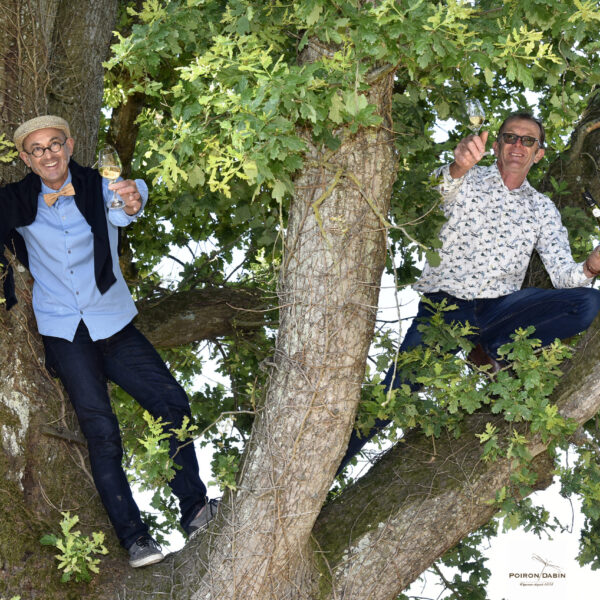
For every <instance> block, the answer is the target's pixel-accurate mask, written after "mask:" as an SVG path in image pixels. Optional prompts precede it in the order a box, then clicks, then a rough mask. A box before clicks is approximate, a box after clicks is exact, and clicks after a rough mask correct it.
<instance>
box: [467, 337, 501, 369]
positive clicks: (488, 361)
mask: <svg viewBox="0 0 600 600" xmlns="http://www.w3.org/2000/svg"><path fill="white" fill-rule="evenodd" d="M467 360H468V361H469V362H471V363H473V364H474V365H475V366H476V367H483V366H484V365H490V366H491V369H488V373H497V372H498V371H499V370H500V369H502V367H503V366H504V365H503V364H502V363H500V362H498V361H497V360H496V359H495V358H492V357H491V356H490V355H489V354H488V353H487V352H486V351H485V350H484V349H483V346H482V345H481V344H477V346H475V348H473V350H471V352H470V353H469V356H468V357H467Z"/></svg>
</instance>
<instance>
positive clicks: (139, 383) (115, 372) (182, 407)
mask: <svg viewBox="0 0 600 600" xmlns="http://www.w3.org/2000/svg"><path fill="white" fill-rule="evenodd" d="M97 344H99V347H100V348H101V352H102V356H103V359H104V367H105V372H106V375H107V376H108V378H109V379H110V380H112V381H114V382H115V383H116V384H118V385H120V386H121V387H122V388H123V389H124V390H125V391H126V392H127V393H128V394H129V395H131V396H132V397H133V398H134V399H135V400H136V401H137V402H138V403H139V404H140V405H141V406H142V407H143V408H145V409H146V410H147V411H148V412H149V413H150V414H151V415H152V416H153V417H154V418H159V417H161V418H162V419H163V421H164V422H165V423H169V425H168V426H167V428H168V429H170V428H179V427H181V425H182V423H183V418H184V417H185V416H187V417H188V418H191V412H190V405H189V401H188V398H187V395H186V393H185V391H184V390H183V388H182V387H181V386H180V385H179V383H178V382H177V381H176V380H175V378H174V377H173V375H172V374H171V373H170V371H169V369H168V368H167V366H166V365H165V363H164V361H163V360H162V358H161V357H160V355H159V354H158V352H156V350H155V349H154V347H153V346H152V344H150V342H149V341H148V340H147V339H146V338H145V337H144V336H143V335H142V334H141V333H140V332H139V331H138V330H137V329H136V328H135V327H134V326H133V325H131V324H129V325H127V326H126V327H125V328H124V329H122V330H121V331H119V332H118V333H116V334H115V335H113V336H111V337H110V338H108V339H106V340H100V341H99V342H97ZM169 443H170V447H171V456H173V459H174V462H175V463H176V464H177V465H179V466H180V467H181V468H179V469H176V470H175V476H174V477H173V479H172V480H171V481H170V482H169V485H170V487H171V489H172V491H173V493H174V494H175V495H176V496H177V498H178V499H179V506H180V510H181V525H182V527H183V528H184V529H185V528H186V527H187V525H188V524H189V522H190V521H191V520H192V519H193V518H194V516H195V515H196V514H197V513H198V510H199V509H200V508H201V507H202V506H203V505H204V504H205V502H206V487H205V486H204V484H203V483H202V481H201V479H200V475H199V468H198V460H197V458H196V451H195V449H194V444H193V443H191V441H189V440H188V441H187V442H179V441H178V440H177V439H176V438H175V436H172V437H171V439H170V440H169Z"/></svg>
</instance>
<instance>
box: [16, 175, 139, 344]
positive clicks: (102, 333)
mask: <svg viewBox="0 0 600 600" xmlns="http://www.w3.org/2000/svg"><path fill="white" fill-rule="evenodd" d="M70 181H71V173H69V175H68V177H67V180H66V181H65V183H64V185H66V184H67V183H69V182H70ZM108 184H109V181H108V180H106V179H103V180H102V192H103V196H104V202H105V204H106V205H108V204H109V203H110V202H111V201H112V194H113V192H112V191H111V190H109V189H108ZM136 184H137V188H138V191H139V193H140V195H141V197H142V210H143V207H144V206H145V204H146V201H147V200H148V187H147V186H146V184H145V182H144V181H142V180H141V179H137V180H136ZM53 191H56V190H51V189H50V188H48V187H47V186H46V185H44V183H43V182H42V191H41V193H40V194H39V196H38V209H37V216H36V218H35V221H34V222H33V223H32V224H31V225H27V226H26V227H18V228H17V231H18V232H19V233H20V234H21V235H22V236H23V239H24V240H25V244H26V246H27V252H28V254H29V270H30V271H31V274H32V275H33V278H34V284H33V311H34V313H35V317H36V320H37V324H38V330H39V332H40V333H41V334H42V335H50V336H53V337H60V338H63V339H66V340H68V341H72V340H73V337H74V335H75V331H76V329H77V326H78V325H79V322H80V321H81V320H83V321H84V323H85V324H86V326H87V328H88V330H89V332H90V337H91V338H92V340H99V339H104V338H107V337H110V336H111V335H113V334H115V333H116V332H117V331H120V330H121V329H123V327H125V325H127V324H128V323H129V322H130V321H131V320H132V319H133V317H134V316H135V315H136V314H137V309H136V308H135V304H134V302H133V299H132V298H131V294H130V293H129V289H128V288H127V284H126V283H125V280H124V279H123V275H122V274H121V269H120V267H119V257H118V255H117V241H118V227H123V226H126V225H129V223H131V222H132V221H135V220H136V219H137V217H139V216H140V214H141V213H142V210H140V211H139V212H138V213H137V214H136V215H134V216H129V215H128V214H127V213H125V211H124V210H123V209H117V210H108V211H107V214H108V217H107V226H108V239H109V243H110V252H111V256H112V264H113V271H114V274H115V277H116V279H117V280H116V282H115V283H114V284H113V285H112V286H111V287H110V288H109V289H108V290H107V291H106V293H104V294H101V293H100V291H99V290H98V288H97V286H96V278H95V275H94V244H93V237H92V230H91V227H90V226H89V225H88V223H87V221H86V220H85V218H84V217H83V215H82V214H81V213H80V212H79V209H78V208H77V205H76V204H75V197H74V196H60V197H59V198H58V200H57V201H56V202H55V203H54V204H53V205H52V206H48V205H47V204H46V203H45V202H44V196H43V195H44V194H47V193H51V192H53Z"/></svg>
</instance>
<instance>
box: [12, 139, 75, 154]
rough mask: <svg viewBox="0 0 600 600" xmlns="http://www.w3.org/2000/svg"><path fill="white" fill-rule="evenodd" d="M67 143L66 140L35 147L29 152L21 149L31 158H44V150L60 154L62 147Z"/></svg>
mask: <svg viewBox="0 0 600 600" xmlns="http://www.w3.org/2000/svg"><path fill="white" fill-rule="evenodd" d="M66 143H67V140H65V141H64V142H52V143H51V144H50V145H49V146H46V147H44V146H36V147H35V148H34V149H33V150H32V151H31V152H27V150H25V148H23V150H24V152H25V153H26V154H31V155H32V156H35V157H36V158H41V157H42V156H44V152H46V150H50V152H52V153H54V154H56V153H57V152H60V151H61V149H62V147H63V146H64V145H65V144H66Z"/></svg>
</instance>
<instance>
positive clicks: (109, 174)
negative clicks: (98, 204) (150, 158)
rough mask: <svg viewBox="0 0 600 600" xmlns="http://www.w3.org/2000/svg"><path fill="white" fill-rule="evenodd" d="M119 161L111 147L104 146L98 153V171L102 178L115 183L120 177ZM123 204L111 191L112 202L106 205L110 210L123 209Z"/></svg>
mask: <svg viewBox="0 0 600 600" xmlns="http://www.w3.org/2000/svg"><path fill="white" fill-rule="evenodd" d="M121 169H122V167H121V159H120V158H119V155H118V154H117V151H116V150H115V149H114V148H113V147H112V146H104V147H103V148H101V149H100V152H99V153H98V171H99V173H100V175H101V176H102V177H104V178H105V179H108V180H110V181H111V182H112V181H116V180H117V179H118V178H119V176H120V175H121ZM124 206H125V202H124V201H123V199H122V198H120V197H119V196H118V195H117V193H116V192H114V191H113V198H112V202H111V203H110V204H109V205H108V207H109V208H110V209H117V208H123V207H124Z"/></svg>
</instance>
